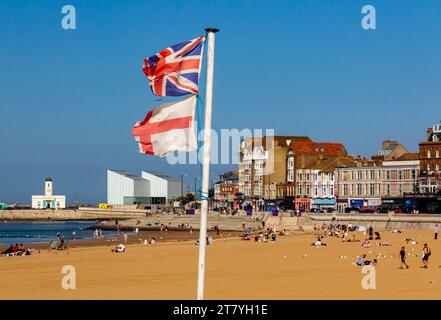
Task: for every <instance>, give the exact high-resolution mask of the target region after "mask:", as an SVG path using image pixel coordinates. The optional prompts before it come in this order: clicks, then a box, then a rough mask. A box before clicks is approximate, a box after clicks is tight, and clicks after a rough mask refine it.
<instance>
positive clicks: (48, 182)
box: [32, 177, 66, 209]
mask: <svg viewBox="0 0 441 320" xmlns="http://www.w3.org/2000/svg"><path fill="white" fill-rule="evenodd" d="M32 208H33V209H64V208H66V196H58V195H54V194H53V180H52V178H51V177H47V178H46V179H45V180H44V196H39V195H38V196H32Z"/></svg>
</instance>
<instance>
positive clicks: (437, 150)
mask: <svg viewBox="0 0 441 320" xmlns="http://www.w3.org/2000/svg"><path fill="white" fill-rule="evenodd" d="M435 155H436V157H437V158H439V149H436V153H435Z"/></svg>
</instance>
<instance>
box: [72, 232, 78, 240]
mask: <svg viewBox="0 0 441 320" xmlns="http://www.w3.org/2000/svg"><path fill="white" fill-rule="evenodd" d="M72 239H74V240H77V233H76V232H75V230H74V231H72Z"/></svg>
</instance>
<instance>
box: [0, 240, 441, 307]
mask: <svg viewBox="0 0 441 320" xmlns="http://www.w3.org/2000/svg"><path fill="white" fill-rule="evenodd" d="M355 234H356V235H357V237H358V238H359V239H363V238H364V236H363V234H362V233H355ZM382 236H383V240H388V241H391V242H392V247H377V246H375V245H373V246H372V247H371V248H370V249H363V248H361V243H360V242H358V243H343V242H342V241H341V240H340V239H336V238H326V240H325V242H326V243H328V246H327V247H321V248H315V247H313V246H310V244H311V243H312V242H313V241H314V240H315V237H314V236H313V235H311V234H304V235H290V236H283V237H282V236H279V237H278V238H277V242H276V243H257V242H254V241H241V240H239V239H238V238H233V239H217V240H216V242H215V244H214V245H213V246H209V247H207V280H206V297H207V298H208V299H440V298H441V268H439V266H440V265H441V240H438V241H435V240H433V234H432V233H431V232H426V231H408V232H404V233H401V234H392V233H390V232H382ZM405 237H414V238H415V239H416V240H417V241H418V244H417V245H406V244H405V242H404V238H405ZM424 242H428V243H429V245H430V246H431V248H432V256H431V261H430V268H429V269H422V268H420V266H421V261H420V255H421V249H422V245H423V243H424ZM373 243H375V241H374V242H373ZM402 245H405V246H406V249H407V252H409V253H411V254H412V256H410V257H408V264H409V265H410V267H411V268H410V269H409V270H399V269H398V266H399V257H398V252H399V250H400V248H401V246H402ZM412 249H414V251H412ZM369 252H371V254H369ZM374 252H377V253H379V252H381V253H382V257H381V258H380V259H379V264H378V266H377V267H376V278H377V282H376V289H375V290H364V289H362V286H361V280H362V278H363V277H364V276H365V275H364V274H362V273H361V270H362V269H361V267H358V266H355V265H353V262H355V260H356V259H355V257H354V256H356V255H361V254H363V253H366V254H367V255H368V258H370V259H373V258H375V255H374ZM383 255H385V256H386V257H383ZM392 255H395V257H392ZM341 256H346V257H347V258H346V259H344V258H341ZM197 257H198V247H197V246H195V245H194V242H193V241H181V242H171V243H159V244H156V245H147V246H146V245H140V244H133V245H129V246H128V247H127V252H125V253H119V254H116V253H112V252H110V250H109V247H108V246H101V247H81V248H73V249H71V250H69V252H54V251H52V252H48V251H46V250H42V251H41V252H40V253H38V252H34V254H33V255H32V256H25V257H0V298H1V299H194V298H195V293H196V270H197ZM64 265H73V266H75V268H76V275H77V289H76V290H63V289H62V288H61V279H62V277H63V275H62V274H61V269H62V267H63V266H64Z"/></svg>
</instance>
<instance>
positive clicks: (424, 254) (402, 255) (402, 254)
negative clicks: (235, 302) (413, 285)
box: [400, 243, 432, 269]
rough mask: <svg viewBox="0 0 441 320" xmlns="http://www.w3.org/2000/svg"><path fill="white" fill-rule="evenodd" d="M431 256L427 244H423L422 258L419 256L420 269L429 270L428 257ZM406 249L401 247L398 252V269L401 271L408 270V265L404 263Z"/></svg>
mask: <svg viewBox="0 0 441 320" xmlns="http://www.w3.org/2000/svg"><path fill="white" fill-rule="evenodd" d="M431 255H432V250H431V249H430V247H429V245H428V244H427V243H425V244H424V246H423V250H422V256H421V262H422V263H423V265H422V268H424V269H427V268H429V257H430V256H431ZM406 257H407V254H406V248H405V247H404V246H403V247H401V250H400V259H401V263H400V269H403V268H404V267H405V268H406V269H409V265H408V264H407V262H406Z"/></svg>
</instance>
